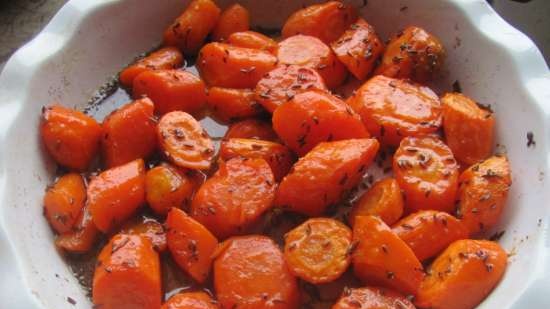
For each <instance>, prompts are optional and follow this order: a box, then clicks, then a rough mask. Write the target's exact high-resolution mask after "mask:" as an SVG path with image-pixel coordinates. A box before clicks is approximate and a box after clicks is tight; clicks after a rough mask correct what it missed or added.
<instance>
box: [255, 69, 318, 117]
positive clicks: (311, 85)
mask: <svg viewBox="0 0 550 309" xmlns="http://www.w3.org/2000/svg"><path fill="white" fill-rule="evenodd" d="M310 89H319V90H327V87H326V86H325V82H324V81H323V78H322V77H321V75H319V73H317V71H315V70H314V69H310V68H308V67H304V66H299V65H286V64H285V65H279V66H277V67H276V68H275V69H274V70H272V71H270V72H269V73H267V74H266V75H265V76H264V77H263V78H262V79H261V80H260V81H259V82H258V84H257V85H256V90H255V92H256V100H257V101H258V102H259V103H260V104H262V106H263V107H264V108H265V109H267V110H268V111H269V112H271V113H273V112H274V111H275V109H276V108H277V107H279V106H280V105H281V104H283V103H284V102H286V101H288V100H290V99H292V98H293V97H294V96H295V95H297V94H299V93H302V92H304V91H307V90H310Z"/></svg>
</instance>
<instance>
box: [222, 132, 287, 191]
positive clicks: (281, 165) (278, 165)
mask: <svg viewBox="0 0 550 309" xmlns="http://www.w3.org/2000/svg"><path fill="white" fill-rule="evenodd" d="M235 157H245V158H262V159H264V160H265V161H266V162H267V163H268V164H269V166H270V167H271V170H272V171H273V176H274V177H275V181H277V182H279V181H281V179H283V177H284V176H286V174H288V172H289V171H290V168H291V167H292V164H293V163H294V161H295V158H294V154H293V153H292V152H291V151H290V149H288V148H287V147H286V146H284V145H281V144H278V143H274V142H270V141H262V140H257V139H244V138H231V139H228V140H224V141H222V144H221V147H220V159H222V160H225V161H227V160H229V159H232V158H235Z"/></svg>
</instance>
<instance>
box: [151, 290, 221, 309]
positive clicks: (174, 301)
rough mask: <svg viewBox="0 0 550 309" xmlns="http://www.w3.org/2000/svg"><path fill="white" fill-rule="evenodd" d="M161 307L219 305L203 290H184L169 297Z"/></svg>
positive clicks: (191, 308)
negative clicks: (184, 291)
mask: <svg viewBox="0 0 550 309" xmlns="http://www.w3.org/2000/svg"><path fill="white" fill-rule="evenodd" d="M161 309H220V306H219V305H218V303H217V302H216V301H215V300H214V299H212V297H210V295H208V294H206V293H205V292H186V293H178V294H176V295H174V296H172V297H170V299H168V301H167V302H165V303H164V305H162V308H161Z"/></svg>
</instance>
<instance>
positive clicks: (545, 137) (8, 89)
mask: <svg viewBox="0 0 550 309" xmlns="http://www.w3.org/2000/svg"><path fill="white" fill-rule="evenodd" d="M185 2H187V1H182V0H162V1H145V0H120V1H114V0H95V1H89V0H72V1H70V2H69V3H68V4H67V5H65V6H64V7H63V8H62V9H61V10H60V11H59V13H58V14H57V15H56V16H55V18H54V19H53V20H52V21H51V22H50V23H49V24H48V26H47V27H46V28H45V29H44V30H43V31H42V32H41V33H40V34H39V35H38V36H37V37H36V38H35V39H34V40H33V41H31V42H30V43H28V44H27V45H25V46H24V47H22V48H21V49H20V50H19V51H18V52H17V53H16V54H14V56H13V57H12V58H11V59H10V61H9V62H8V63H7V65H6V67H5V68H4V71H3V72H2V75H1V76H0V227H1V231H0V300H1V301H0V308H25V309H26V308H29V309H33V308H48V309H64V308H90V303H89V301H88V300H87V299H86V297H85V295H84V293H83V291H82V290H81V288H80V286H79V285H78V284H77V280H76V279H75V278H74V277H73V276H72V274H71V273H70V272H69V270H68V268H67V266H66V265H65V264H64V262H63V260H62V259H61V256H60V255H59V253H58V252H57V251H56V250H55V249H54V246H53V242H52V240H53V235H52V232H51V230H50V228H49V226H48V225H47V222H46V220H44V218H43V216H42V203H41V201H42V196H43V192H44V187H45V186H46V184H48V183H49V182H50V181H51V180H52V177H53V176H52V175H53V172H54V169H55V167H54V164H53V163H52V162H51V160H50V159H48V158H47V157H45V156H44V155H43V149H42V146H41V144H40V141H39V135H38V128H37V127H38V121H39V115H40V107H41V106H42V105H44V104H48V103H50V102H52V101H59V102H61V103H63V104H64V105H67V106H74V107H77V108H83V107H84V106H85V102H87V100H88V99H89V98H90V97H91V95H92V94H93V92H94V91H95V90H96V89H97V88H98V87H99V86H101V85H102V84H104V83H105V82H106V81H107V78H108V77H109V76H113V75H114V74H116V73H117V72H118V71H119V70H120V69H121V68H122V67H123V65H124V64H125V63H128V62H129V61H131V59H133V57H134V56H135V55H137V54H139V53H141V52H143V51H147V50H150V49H151V48H152V47H153V46H155V45H157V44H158V43H159V40H160V35H161V33H162V30H163V29H164V27H165V26H166V25H168V24H169V22H170V21H171V20H172V19H173V18H174V17H175V16H176V15H178V13H179V12H180V11H181V9H182V8H183V7H184V6H185ZM219 2H222V3H225V2H229V1H219ZM239 2H241V3H242V4H244V5H245V6H247V7H249V8H251V9H252V16H253V23H254V24H259V25H262V26H264V27H276V26H279V25H280V24H281V23H282V22H283V21H284V19H285V18H286V16H288V15H289V13H290V12H291V11H293V10H295V9H297V8H299V7H301V5H302V4H303V3H312V2H314V1H271V0H265V1H264V0H244V1H239ZM355 3H356V4H358V5H361V4H362V3H363V1H355ZM405 6H406V7H407V8H406V9H403V8H404V7H405ZM362 13H363V16H364V17H365V18H366V19H367V20H368V21H369V22H370V23H372V24H373V25H374V26H375V27H376V28H377V30H378V31H379V33H380V35H381V36H382V37H383V38H387V37H388V35H389V34H391V33H394V32H396V31H397V30H398V29H399V28H401V27H403V26H405V25H408V24H417V25H420V26H422V27H425V28H426V29H428V30H429V31H431V32H433V33H434V34H436V35H437V36H438V37H439V38H440V39H442V41H443V42H444V44H445V46H446V47H447V49H448V54H449V55H448V62H447V71H448V73H447V74H446V76H445V78H444V79H443V80H442V81H440V82H439V83H438V85H436V88H438V89H450V85H451V83H452V82H453V81H455V80H459V81H460V83H461V85H462V88H463V91H464V92H465V93H466V94H468V95H470V96H472V97H474V98H476V99H477V100H478V101H480V102H483V103H486V104H491V105H492V107H493V109H494V110H495V112H496V119H497V132H498V134H497V141H498V143H499V144H500V145H503V146H500V149H501V150H506V152H507V153H508V156H509V158H510V160H511V163H512V168H513V181H514V184H513V186H512V191H511V194H510V199H509V203H508V205H507V209H506V212H505V215H504V218H503V220H502V222H501V224H500V226H499V227H498V229H497V230H506V233H505V234H504V236H503V237H502V239H501V240H500V242H501V244H502V245H503V246H504V247H505V248H506V249H507V250H509V251H510V252H512V253H513V255H512V256H511V257H510V265H509V268H508V270H507V273H506V275H505V277H504V279H503V281H502V282H501V283H500V284H499V286H498V287H497V288H496V289H495V291H494V292H493V293H492V294H491V296H490V297H489V298H488V299H487V300H486V301H485V302H484V303H483V304H482V305H481V306H480V308H518V309H519V308H534V309H538V308H541V309H542V308H550V296H549V292H550V181H549V177H550V74H549V71H548V67H547V65H546V64H545V62H544V60H543V57H542V56H541V54H540V52H539V51H538V50H537V49H536V47H535V46H534V44H533V43H532V42H531V41H530V40H529V39H528V38H527V37H526V36H525V35H523V34H521V33H520V32H519V31H517V30H515V29H514V28H512V27H511V26H510V25H508V24H507V23H506V22H505V21H503V20H502V19H501V18H500V17H499V16H498V15H496V14H495V13H494V11H493V10H492V9H491V8H490V7H489V6H488V5H487V4H486V3H485V1H482V0H422V1H412V0H411V1H405V0H370V1H368V5H367V6H366V7H364V8H363V9H362ZM528 131H532V132H533V133H534V137H535V141H536V146H535V147H530V148H527V146H526V143H527V139H526V134H527V132H528ZM482 275H483V274H480V276H482ZM67 297H71V298H72V299H74V300H75V301H76V304H75V305H73V304H70V303H69V302H68V301H67Z"/></svg>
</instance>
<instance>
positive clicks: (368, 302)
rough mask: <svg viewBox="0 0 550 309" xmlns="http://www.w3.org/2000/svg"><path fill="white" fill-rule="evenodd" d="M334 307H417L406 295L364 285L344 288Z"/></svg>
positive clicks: (341, 308) (335, 308) (365, 308)
mask: <svg viewBox="0 0 550 309" xmlns="http://www.w3.org/2000/svg"><path fill="white" fill-rule="evenodd" d="M332 309H415V307H414V305H413V304H412V303H411V301H410V300H409V299H407V298H406V297H405V296H403V295H401V294H399V293H397V292H395V291H393V290H389V289H384V288H378V287H364V288H358V289H344V292H343V293H342V296H341V297H340V299H339V300H338V302H337V303H336V304H335V305H334V306H332Z"/></svg>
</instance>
